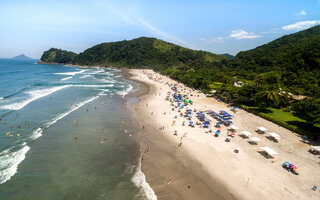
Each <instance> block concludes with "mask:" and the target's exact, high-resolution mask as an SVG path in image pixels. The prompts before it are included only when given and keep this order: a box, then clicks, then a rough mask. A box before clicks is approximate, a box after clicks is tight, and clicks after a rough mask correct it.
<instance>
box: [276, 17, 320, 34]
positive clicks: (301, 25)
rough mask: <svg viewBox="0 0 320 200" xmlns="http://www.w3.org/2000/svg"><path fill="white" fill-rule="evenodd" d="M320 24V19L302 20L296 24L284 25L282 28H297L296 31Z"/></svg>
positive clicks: (288, 29)
mask: <svg viewBox="0 0 320 200" xmlns="http://www.w3.org/2000/svg"><path fill="white" fill-rule="evenodd" d="M317 24H320V20H318V21H317V20H312V21H301V22H296V23H294V24H289V25H286V26H283V27H282V29H283V30H286V31H290V30H295V31H300V30H303V29H307V28H310V27H312V26H314V25H317Z"/></svg>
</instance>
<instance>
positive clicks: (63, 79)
mask: <svg viewBox="0 0 320 200" xmlns="http://www.w3.org/2000/svg"><path fill="white" fill-rule="evenodd" d="M69 79H72V76H69V77H67V78H62V79H60V81H66V80H69Z"/></svg>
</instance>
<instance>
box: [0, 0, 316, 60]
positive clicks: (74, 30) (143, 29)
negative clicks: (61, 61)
mask: <svg viewBox="0 0 320 200" xmlns="http://www.w3.org/2000/svg"><path fill="white" fill-rule="evenodd" d="M317 24H320V0H224V1H217V0H197V1H189V0H184V1H180V0H161V1H160V0H159V1H154V0H144V1H143V0H130V1H129V0H128V1H125V0H111V1H108V0H92V1H83V0H68V1H67V0H63V1H62V0H55V1H45V0H0V57H13V56H16V55H18V54H22V53H24V54H26V55H28V56H31V57H33V58H40V56H41V54H42V52H43V51H45V50H47V49H49V48H51V47H57V48H61V49H66V50H71V51H74V52H77V53H79V52H82V51H84V50H85V49H87V48H89V47H91V46H93V45H96V44H99V43H102V42H111V41H118V40H124V39H127V40H129V39H133V38H137V37H140V36H149V37H156V38H159V39H163V40H166V41H169V42H172V43H175V44H178V45H181V46H184V47H188V48H192V49H201V50H206V51H210V52H213V53H230V54H233V55H235V54H236V53H238V52H239V51H244V50H248V49H252V48H255V47H257V46H259V45H262V44H265V43H268V42H270V41H272V40H274V39H276V38H278V37H281V36H283V35H286V34H290V33H294V32H297V31H300V30H303V29H306V28H309V27H311V26H315V25H317Z"/></svg>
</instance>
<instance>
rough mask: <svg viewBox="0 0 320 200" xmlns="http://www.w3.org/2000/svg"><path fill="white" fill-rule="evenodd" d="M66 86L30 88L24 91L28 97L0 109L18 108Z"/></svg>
mask: <svg viewBox="0 0 320 200" xmlns="http://www.w3.org/2000/svg"><path fill="white" fill-rule="evenodd" d="M67 87H69V85H64V86H59V87H53V88H48V89H41V90H31V91H28V92H26V94H29V95H30V98H28V99H26V100H24V101H21V102H16V103H12V104H8V105H4V106H1V107H0V109H4V110H20V109H21V108H23V107H25V106H26V105H28V104H29V103H31V102H32V101H34V100H37V99H40V98H42V97H45V96H47V95H49V94H52V93H54V92H56V91H58V90H62V89H64V88H67Z"/></svg>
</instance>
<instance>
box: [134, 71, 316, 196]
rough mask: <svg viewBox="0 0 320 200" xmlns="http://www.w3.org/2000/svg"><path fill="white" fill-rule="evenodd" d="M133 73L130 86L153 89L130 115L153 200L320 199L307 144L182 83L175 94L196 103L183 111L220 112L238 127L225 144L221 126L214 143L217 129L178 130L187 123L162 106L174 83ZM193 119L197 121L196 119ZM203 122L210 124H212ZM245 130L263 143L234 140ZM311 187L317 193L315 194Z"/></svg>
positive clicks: (152, 74) (169, 107)
mask: <svg viewBox="0 0 320 200" xmlns="http://www.w3.org/2000/svg"><path fill="white" fill-rule="evenodd" d="M130 73H131V74H132V75H133V76H132V77H131V79H132V80H137V81H139V82H143V83H145V84H147V85H148V86H149V88H150V89H149V90H146V91H145V92H146V93H147V94H146V95H143V96H140V101H139V102H138V103H136V104H133V105H132V106H131V108H130V109H131V111H132V112H133V115H134V116H135V117H136V119H137V121H138V122H139V124H140V126H141V127H142V131H141V134H140V135H139V137H140V138H141V141H142V144H141V154H142V156H143V157H142V159H143V160H142V171H143V172H144V173H145V174H146V179H147V182H148V183H149V184H150V185H151V187H152V188H153V190H154V191H155V193H156V195H157V197H158V199H320V192H319V186H320V169H319V161H320V160H319V156H316V155H313V154H311V153H309V152H308V150H309V149H310V146H309V145H308V144H305V143H303V142H302V141H301V138H300V137H299V136H298V135H297V134H295V133H292V132H291V131H289V130H287V129H285V128H283V127H279V126H278V125H276V124H274V123H272V122H269V121H267V120H265V119H262V118H260V117H258V116H255V115H253V114H251V113H248V112H246V111H244V110H238V111H237V112H236V113H233V112H231V111H230V107H228V105H227V104H225V103H222V102H218V101H217V100H216V99H214V98H207V97H206V96H205V95H204V94H202V93H198V92H197V91H191V89H190V88H187V87H185V86H183V85H181V84H179V85H178V88H179V89H184V88H186V90H185V91H188V92H189V91H190V92H189V93H190V94H192V95H193V96H190V98H191V99H192V100H193V105H188V106H187V107H188V108H190V109H192V110H194V108H196V109H197V110H203V111H206V110H212V111H215V112H219V111H220V110H225V111H226V112H228V113H230V114H232V115H233V118H232V122H233V125H235V126H237V127H238V128H239V129H238V130H237V131H236V135H235V137H234V138H231V141H230V142H226V141H225V140H226V138H227V129H228V128H227V127H226V126H224V125H222V126H221V134H220V136H219V137H214V133H215V132H216V130H217V128H215V127H213V126H212V125H211V127H212V133H210V132H209V130H210V129H208V128H201V127H199V126H197V125H196V126H195V127H194V128H191V127H189V126H188V124H186V125H185V126H182V123H183V121H186V123H188V120H186V119H185V118H183V117H180V116H179V114H180V113H178V111H177V109H175V110H174V111H173V110H172V108H173V107H172V105H171V102H169V101H166V100H165V99H166V96H167V92H171V93H172V90H171V89H170V86H169V85H170V84H178V83H177V82H175V81H173V80H171V79H169V78H167V77H165V76H162V75H160V74H157V73H155V72H153V71H152V70H130ZM184 111H185V108H184V109H183V112H184ZM175 115H178V116H177V118H175ZM192 116H193V121H194V122H196V121H197V119H196V116H195V114H194V113H192ZM206 117H207V118H208V119H210V120H211V121H212V124H215V123H216V122H217V121H216V120H215V119H214V118H212V117H211V116H209V115H206ZM173 120H175V123H174V125H173ZM260 126H263V127H265V128H267V131H266V133H265V134H258V133H256V131H255V130H257V127H260ZM160 127H161V130H160ZM163 128H164V129H163ZM175 131H176V133H177V135H174V133H175ZM242 131H249V132H250V133H252V135H251V136H250V137H258V138H259V139H260V140H261V141H259V142H258V144H257V145H251V144H249V143H248V141H250V139H243V138H241V137H240V136H239V134H241V132H242ZM270 132H275V133H277V134H279V135H280V137H281V139H280V140H279V142H274V141H271V140H270V139H268V138H267V137H266V136H268V133H270ZM185 133H186V134H185ZM183 135H185V136H186V137H183ZM260 147H269V148H271V149H273V150H274V151H276V152H277V153H278V154H276V155H274V156H273V157H274V158H272V159H267V158H265V157H264V156H263V155H262V154H260V153H259V152H260V151H261V149H260ZM236 148H240V151H239V152H238V153H235V152H234V150H235V149H236ZM285 161H288V162H290V163H294V164H295V165H296V166H298V168H299V175H295V174H293V173H291V172H289V171H287V170H285V169H284V168H282V164H283V163H284V162H285ZM313 186H318V189H317V190H316V191H313V190H312V187H313Z"/></svg>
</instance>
